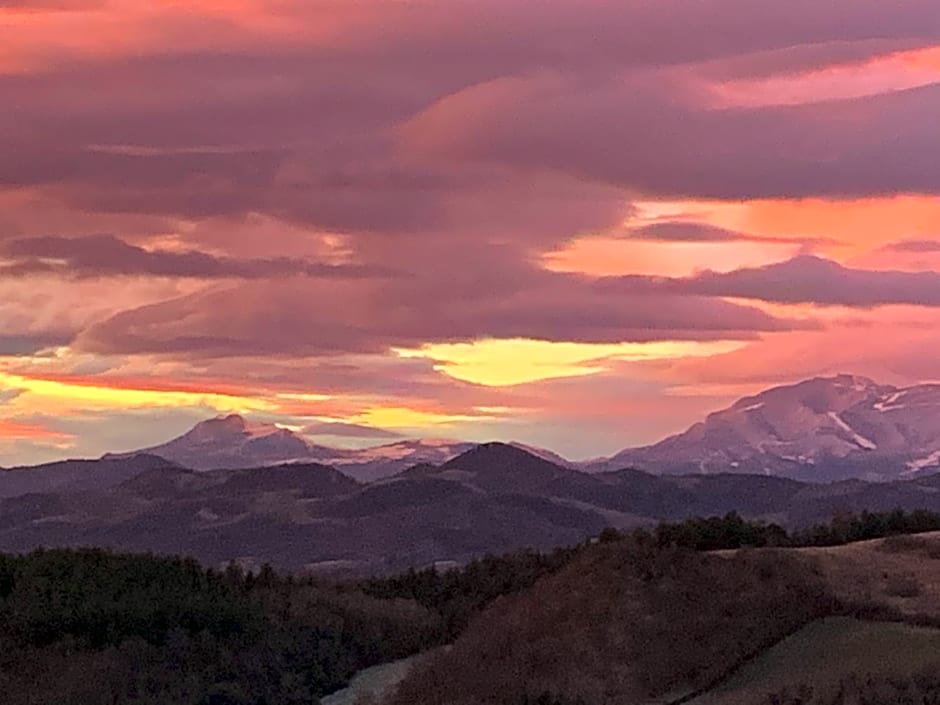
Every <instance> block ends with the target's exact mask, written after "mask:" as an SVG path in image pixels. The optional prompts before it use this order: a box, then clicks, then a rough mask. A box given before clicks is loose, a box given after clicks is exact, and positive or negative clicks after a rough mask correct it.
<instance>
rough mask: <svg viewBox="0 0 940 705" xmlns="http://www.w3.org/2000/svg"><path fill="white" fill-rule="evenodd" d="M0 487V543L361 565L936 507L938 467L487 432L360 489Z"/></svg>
mask: <svg viewBox="0 0 940 705" xmlns="http://www.w3.org/2000/svg"><path fill="white" fill-rule="evenodd" d="M63 467H64V469H63ZM47 472H48V473H49V475H48V478H47V479H46V480H44V479H43V478H46V473H47ZM0 497H2V499H0V551H3V550H6V551H26V550H29V549H32V548H35V547H37V546H77V545H81V546H104V547H110V548H115V549H120V550H131V551H155V552H159V553H172V554H182V555H188V556H193V557H196V558H198V559H200V560H201V561H204V562H205V563H207V564H209V565H214V566H216V565H221V564H223V563H225V562H228V561H232V560H235V561H239V562H241V563H243V564H244V565H247V566H257V565H258V564H260V563H263V562H270V563H272V564H273V565H275V566H276V567H278V568H282V569H290V570H303V571H312V572H316V573H321V574H333V575H337V574H342V575H349V574H355V575H362V574H369V573H388V572H394V571H398V570H402V569H405V568H408V567H412V566H416V567H420V566H428V565H452V564H455V563H464V562H466V561H468V560H470V559H472V558H474V557H477V556H480V555H483V554H486V553H501V552H507V551H512V550H516V549H520V548H535V549H550V548H552V547H555V546H559V545H567V544H572V543H577V542H579V541H582V540H584V539H586V538H588V537H590V536H594V535H596V534H597V533H598V532H600V531H601V530H602V529H604V528H605V527H608V526H610V527H614V528H619V529H628V528H631V527H637V526H649V525H652V524H655V523H658V522H660V521H672V520H678V519H683V518H687V517H692V516H714V515H722V514H725V513H727V512H730V511H736V512H739V513H740V514H741V515H743V516H745V517H751V518H759V519H764V520H767V521H773V522H777V523H780V524H782V525H785V526H787V527H796V526H806V525H810V524H813V523H817V522H821V521H828V520H829V519H830V518H831V517H832V516H833V514H834V513H837V512H847V511H860V510H862V509H871V510H890V509H894V508H896V507H902V508H906V509H918V508H921V509H930V510H934V511H940V478H938V477H935V476H926V477H919V478H915V479H913V480H909V481H897V482H890V483H878V484H875V483H867V482H862V481H857V480H855V481H848V482H840V483H831V484H811V483H805V482H800V481H797V480H791V479H786V478H777V477H767V476H761V475H734V474H720V475H691V476H672V475H662V476H658V475H653V474H649V473H645V472H641V471H638V470H619V471H615V472H605V473H596V474H588V473H584V472H579V471H577V470H573V469H571V468H567V467H562V466H560V465H556V464H554V463H551V462H549V461H548V460H545V459H544V458H541V457H538V456H535V455H532V454H530V453H528V452H526V451H524V450H522V449H520V448H518V447H515V446H511V445H506V444H499V443H492V444H483V445H480V446H476V447H474V448H472V449H471V450H469V451H467V452H465V453H463V454H461V455H460V456H458V457H456V458H454V459H452V460H449V461H448V462H446V463H443V464H441V465H429V464H423V465H418V466H415V467H413V468H410V469H408V470H405V471H403V472H401V473H399V474H398V475H395V476H393V477H390V478H386V479H382V480H378V481H375V482H371V483H367V484H363V483H360V482H357V481H356V480H354V479H352V478H350V477H349V476H348V475H346V474H344V473H343V472H340V470H339V469H337V468H334V467H331V466H328V465H324V464H319V463H309V462H308V463H290V464H286V465H280V466H272V467H259V468H239V469H230V470H211V471H195V470H191V469H187V468H183V467H180V466H178V465H175V464H173V463H170V462H168V461H164V460H162V459H159V458H155V457H154V456H149V455H146V456H134V457H132V458H123V459H121V458H108V459H104V460H100V461H82V462H80V463H76V464H72V465H69V464H66V465H65V466H54V467H52V468H48V469H34V470H17V471H7V472H5V473H2V474H0Z"/></svg>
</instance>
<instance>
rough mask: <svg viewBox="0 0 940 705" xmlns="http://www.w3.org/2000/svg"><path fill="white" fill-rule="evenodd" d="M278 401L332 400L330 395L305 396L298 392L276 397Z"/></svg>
mask: <svg viewBox="0 0 940 705" xmlns="http://www.w3.org/2000/svg"><path fill="white" fill-rule="evenodd" d="M277 398H278V399H287V400H289V401H329V400H330V399H332V398H333V396H332V395H330V394H307V393H299V392H284V393H282V394H278V395H277Z"/></svg>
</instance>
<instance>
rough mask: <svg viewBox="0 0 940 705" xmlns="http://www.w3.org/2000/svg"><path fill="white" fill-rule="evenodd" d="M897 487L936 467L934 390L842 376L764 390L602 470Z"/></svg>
mask: <svg viewBox="0 0 940 705" xmlns="http://www.w3.org/2000/svg"><path fill="white" fill-rule="evenodd" d="M612 465H613V466H614V469H616V468H617V467H626V466H628V465H632V466H634V467H637V468H640V469H645V470H652V471H656V472H665V473H670V474H674V473H721V472H735V473H757V474H766V475H781V476H787V477H793V478H796V479H806V480H822V481H827V480H834V479H842V478H846V477H861V478H866V479H874V480H886V479H895V478H898V477H905V476H911V475H914V474H918V473H922V472H925V471H926V470H927V469H928V468H937V467H938V466H940V387H938V386H937V385H932V384H923V385H915V386H912V387H907V388H904V389H899V388H897V387H894V386H890V385H882V384H878V383H877V382H875V381H873V380H871V379H869V378H867V377H863V376H859V375H853V374H839V375H835V376H832V377H814V378H812V379H808V380H804V381H802V382H797V383H795V384H790V385H783V386H778V387H773V388H771V389H767V390H765V391H763V392H761V393H759V394H757V395H754V396H749V397H745V398H743V399H740V400H738V401H737V402H735V403H734V404H732V405H731V406H729V407H728V408H726V409H722V410H720V411H716V412H713V413H711V414H709V415H708V416H707V417H706V419H705V420H704V421H703V422H701V423H697V424H695V425H694V426H692V427H691V428H689V429H688V430H687V431H686V432H684V433H680V434H678V435H676V436H672V437H670V438H667V439H665V440H664V441H661V442H659V443H657V444H655V445H652V446H647V447H645V448H633V449H627V450H626V451H623V452H622V453H619V454H618V455H616V456H614V458H613V459H612V462H611V461H608V462H606V463H604V464H603V465H602V466H600V467H602V468H609V467H611V466H612Z"/></svg>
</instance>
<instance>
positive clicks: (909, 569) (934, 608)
mask: <svg viewBox="0 0 940 705" xmlns="http://www.w3.org/2000/svg"><path fill="white" fill-rule="evenodd" d="M797 550H798V552H799V553H800V554H803V555H807V556H811V557H812V558H814V559H816V560H817V561H818V563H819V566H820V568H821V569H822V572H823V574H824V576H825V578H826V582H827V583H828V584H829V585H830V587H831V589H832V590H833V592H834V593H835V594H836V595H837V596H838V597H839V598H841V599H842V600H844V601H846V602H850V603H872V604H875V605H881V606H885V607H889V608H892V609H894V610H896V611H897V612H898V613H900V614H901V615H903V616H905V617H925V618H928V619H935V620H940V532H935V533H929V534H918V535H912V536H895V537H890V538H887V539H875V540H873V541H862V542H859V543H852V544H847V545H845V546H833V547H829V548H803V549H797Z"/></svg>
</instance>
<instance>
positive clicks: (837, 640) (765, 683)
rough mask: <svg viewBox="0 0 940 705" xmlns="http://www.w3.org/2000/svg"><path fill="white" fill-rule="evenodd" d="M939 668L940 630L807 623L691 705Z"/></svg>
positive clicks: (742, 701)
mask: <svg viewBox="0 0 940 705" xmlns="http://www.w3.org/2000/svg"><path fill="white" fill-rule="evenodd" d="M931 666H934V667H940V630H938V629H931V628H926V627H913V626H909V625H905V624H899V623H893V622H863V621H860V620H857V619H852V618H848V617H832V618H829V619H823V620H820V621H817V622H813V623H812V624H809V625H807V626H806V627H804V628H803V629H801V630H800V631H799V632H797V633H796V634H794V635H793V636H791V637H789V638H787V639H785V640H783V641H782V642H780V643H779V644H777V645H776V646H774V647H772V648H771V649H768V650H767V651H765V652H764V653H763V654H761V655H760V656H759V657H758V658H756V659H754V660H753V661H751V662H750V663H748V664H747V665H746V666H744V667H743V668H741V669H740V670H739V671H738V672H737V673H736V674H735V675H734V676H732V677H731V678H730V679H729V680H728V681H727V682H725V683H724V684H722V685H721V686H719V687H717V688H715V689H714V690H712V691H710V692H709V693H706V694H705V695H703V696H700V697H698V698H696V699H695V700H692V701H690V702H689V705H753V703H758V702H761V701H762V700H763V699H764V698H765V696H767V695H768V694H770V693H774V692H779V691H780V690H782V689H783V688H791V689H792V688H794V687H795V686H797V685H799V684H800V683H807V684H809V685H812V686H813V688H814V689H815V690H816V691H817V692H824V691H825V690H827V689H828V688H830V687H833V686H835V685H837V684H838V681H839V679H840V678H842V677H844V676H847V675H849V674H852V673H855V674H859V675H865V674H869V673H870V674H872V675H894V674H905V675H906V674H912V673H916V672H918V671H920V670H922V669H924V668H927V667H931Z"/></svg>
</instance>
